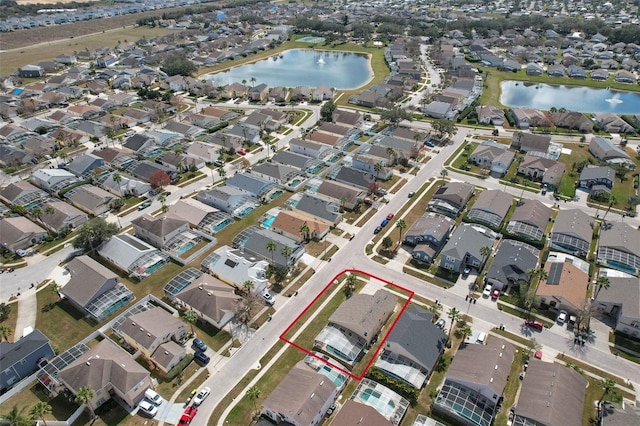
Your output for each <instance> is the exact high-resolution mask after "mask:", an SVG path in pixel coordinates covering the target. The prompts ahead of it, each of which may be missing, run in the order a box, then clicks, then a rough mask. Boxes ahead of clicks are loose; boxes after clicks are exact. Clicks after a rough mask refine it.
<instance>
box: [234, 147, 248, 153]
mask: <svg viewBox="0 0 640 426" xmlns="http://www.w3.org/2000/svg"><path fill="white" fill-rule="evenodd" d="M236 152H237V153H238V154H240V155H247V151H245V150H244V149H243V148H240V149H238V150H237V151H236Z"/></svg>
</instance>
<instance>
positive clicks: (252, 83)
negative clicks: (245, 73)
mask: <svg viewBox="0 0 640 426" xmlns="http://www.w3.org/2000/svg"><path fill="white" fill-rule="evenodd" d="M250 81H251V87H255V85H256V78H255V77H251V79H250Z"/></svg>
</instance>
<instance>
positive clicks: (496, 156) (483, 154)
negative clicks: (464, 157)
mask: <svg viewBox="0 0 640 426" xmlns="http://www.w3.org/2000/svg"><path fill="white" fill-rule="evenodd" d="M514 158H515V153H514V152H513V151H509V147H508V146H507V145H503V144H500V143H496V142H493V141H487V142H483V143H481V144H480V145H478V146H477V147H476V149H475V150H474V151H473V152H472V153H471V155H470V156H469V161H471V162H473V163H475V164H477V165H478V166H480V167H482V168H484V169H490V170H491V172H492V173H496V174H497V175H499V176H502V175H504V174H505V173H507V170H509V166H511V163H513V159H514Z"/></svg>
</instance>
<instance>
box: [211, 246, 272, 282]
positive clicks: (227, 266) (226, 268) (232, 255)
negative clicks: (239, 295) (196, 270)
mask: <svg viewBox="0 0 640 426" xmlns="http://www.w3.org/2000/svg"><path fill="white" fill-rule="evenodd" d="M200 266H201V267H202V270H203V271H205V272H206V273H208V274H211V275H215V276H216V277H218V279H220V280H221V281H224V282H226V283H227V284H229V285H232V286H234V287H237V288H242V286H243V284H244V283H245V282H247V281H251V282H252V283H253V288H252V290H253V291H254V292H255V293H261V292H262V291H263V290H264V289H265V288H266V287H267V285H268V284H269V281H268V280H267V275H266V273H267V268H268V266H269V262H267V261H266V260H263V259H259V258H257V257H256V256H253V255H251V254H249V253H245V252H243V251H242V250H238V249H234V248H231V247H229V246H221V247H218V248H217V249H215V250H214V251H213V253H211V254H210V255H209V256H207V257H206V258H205V259H204V260H203V261H202V263H201V265H200Z"/></svg>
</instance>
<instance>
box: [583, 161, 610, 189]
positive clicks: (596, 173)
mask: <svg viewBox="0 0 640 426" xmlns="http://www.w3.org/2000/svg"><path fill="white" fill-rule="evenodd" d="M615 177H616V172H615V171H614V170H613V169H612V168H611V167H609V166H592V165H588V166H586V167H584V168H583V169H582V172H580V176H579V177H578V186H579V187H580V188H585V189H592V188H593V187H594V186H600V185H603V186H606V187H607V188H609V189H612V188H613V183H614V182H615Z"/></svg>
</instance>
